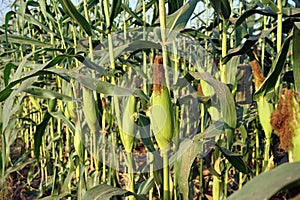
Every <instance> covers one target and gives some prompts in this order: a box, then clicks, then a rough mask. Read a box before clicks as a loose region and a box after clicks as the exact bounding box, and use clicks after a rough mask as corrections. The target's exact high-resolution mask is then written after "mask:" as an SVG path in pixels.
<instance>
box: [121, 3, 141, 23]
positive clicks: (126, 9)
mask: <svg viewBox="0 0 300 200" xmlns="http://www.w3.org/2000/svg"><path fill="white" fill-rule="evenodd" d="M122 9H123V10H125V11H126V12H127V13H128V14H129V15H130V16H131V17H132V18H135V19H136V20H137V22H138V23H139V24H140V25H143V24H144V21H143V19H142V18H140V17H139V16H138V15H137V14H136V13H135V12H133V11H132V10H131V9H130V8H129V7H128V6H127V5H126V4H125V3H123V4H122Z"/></svg>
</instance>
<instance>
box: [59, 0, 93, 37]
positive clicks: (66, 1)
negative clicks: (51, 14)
mask: <svg viewBox="0 0 300 200" xmlns="http://www.w3.org/2000/svg"><path fill="white" fill-rule="evenodd" d="M59 2H60V3H61V5H62V7H63V9H64V11H65V12H66V13H67V14H68V15H69V16H70V17H71V18H72V19H74V20H75V21H76V22H77V23H78V24H79V26H80V27H81V28H82V29H83V30H84V31H85V32H86V33H87V34H88V35H89V36H92V35H93V34H92V29H91V26H90V25H89V23H88V22H87V21H86V19H85V18H84V17H83V16H82V15H81V14H80V13H79V12H78V10H77V9H76V7H75V6H74V4H73V3H72V1H70V0H59Z"/></svg>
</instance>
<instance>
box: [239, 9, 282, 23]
mask: <svg viewBox="0 0 300 200" xmlns="http://www.w3.org/2000/svg"><path fill="white" fill-rule="evenodd" d="M256 7H257V6H255V7H254V8H252V9H250V10H246V11H245V12H244V13H243V14H242V15H241V16H240V17H239V18H238V19H237V20H236V22H235V23H234V27H235V28H237V27H238V26H240V25H241V24H242V23H243V22H246V19H247V18H248V17H250V16H252V15H255V14H260V15H264V16H272V17H275V16H277V14H276V13H274V12H273V11H272V10H269V9H256Z"/></svg>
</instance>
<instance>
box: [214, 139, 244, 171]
mask: <svg viewBox="0 0 300 200" xmlns="http://www.w3.org/2000/svg"><path fill="white" fill-rule="evenodd" d="M216 145H217V147H218V148H219V149H220V151H221V152H222V153H223V155H224V156H225V158H226V159H227V160H228V161H229V162H230V163H231V164H232V165H233V166H234V167H235V168H236V169H237V170H238V171H240V172H242V173H245V174H248V173H249V168H248V166H247V165H246V163H245V161H244V160H243V156H242V155H239V154H235V153H233V152H231V151H229V150H228V149H226V148H224V147H220V146H219V145H218V144H217V143H216Z"/></svg>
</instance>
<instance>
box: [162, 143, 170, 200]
mask: <svg viewBox="0 0 300 200" xmlns="http://www.w3.org/2000/svg"><path fill="white" fill-rule="evenodd" d="M169 148H170V147H169V146H168V147H166V149H163V150H162V157H163V177H164V178H163V190H164V196H163V197H164V198H163V199H164V200H169V199H170V190H169V187H170V186H169V154H168V153H169Z"/></svg>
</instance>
